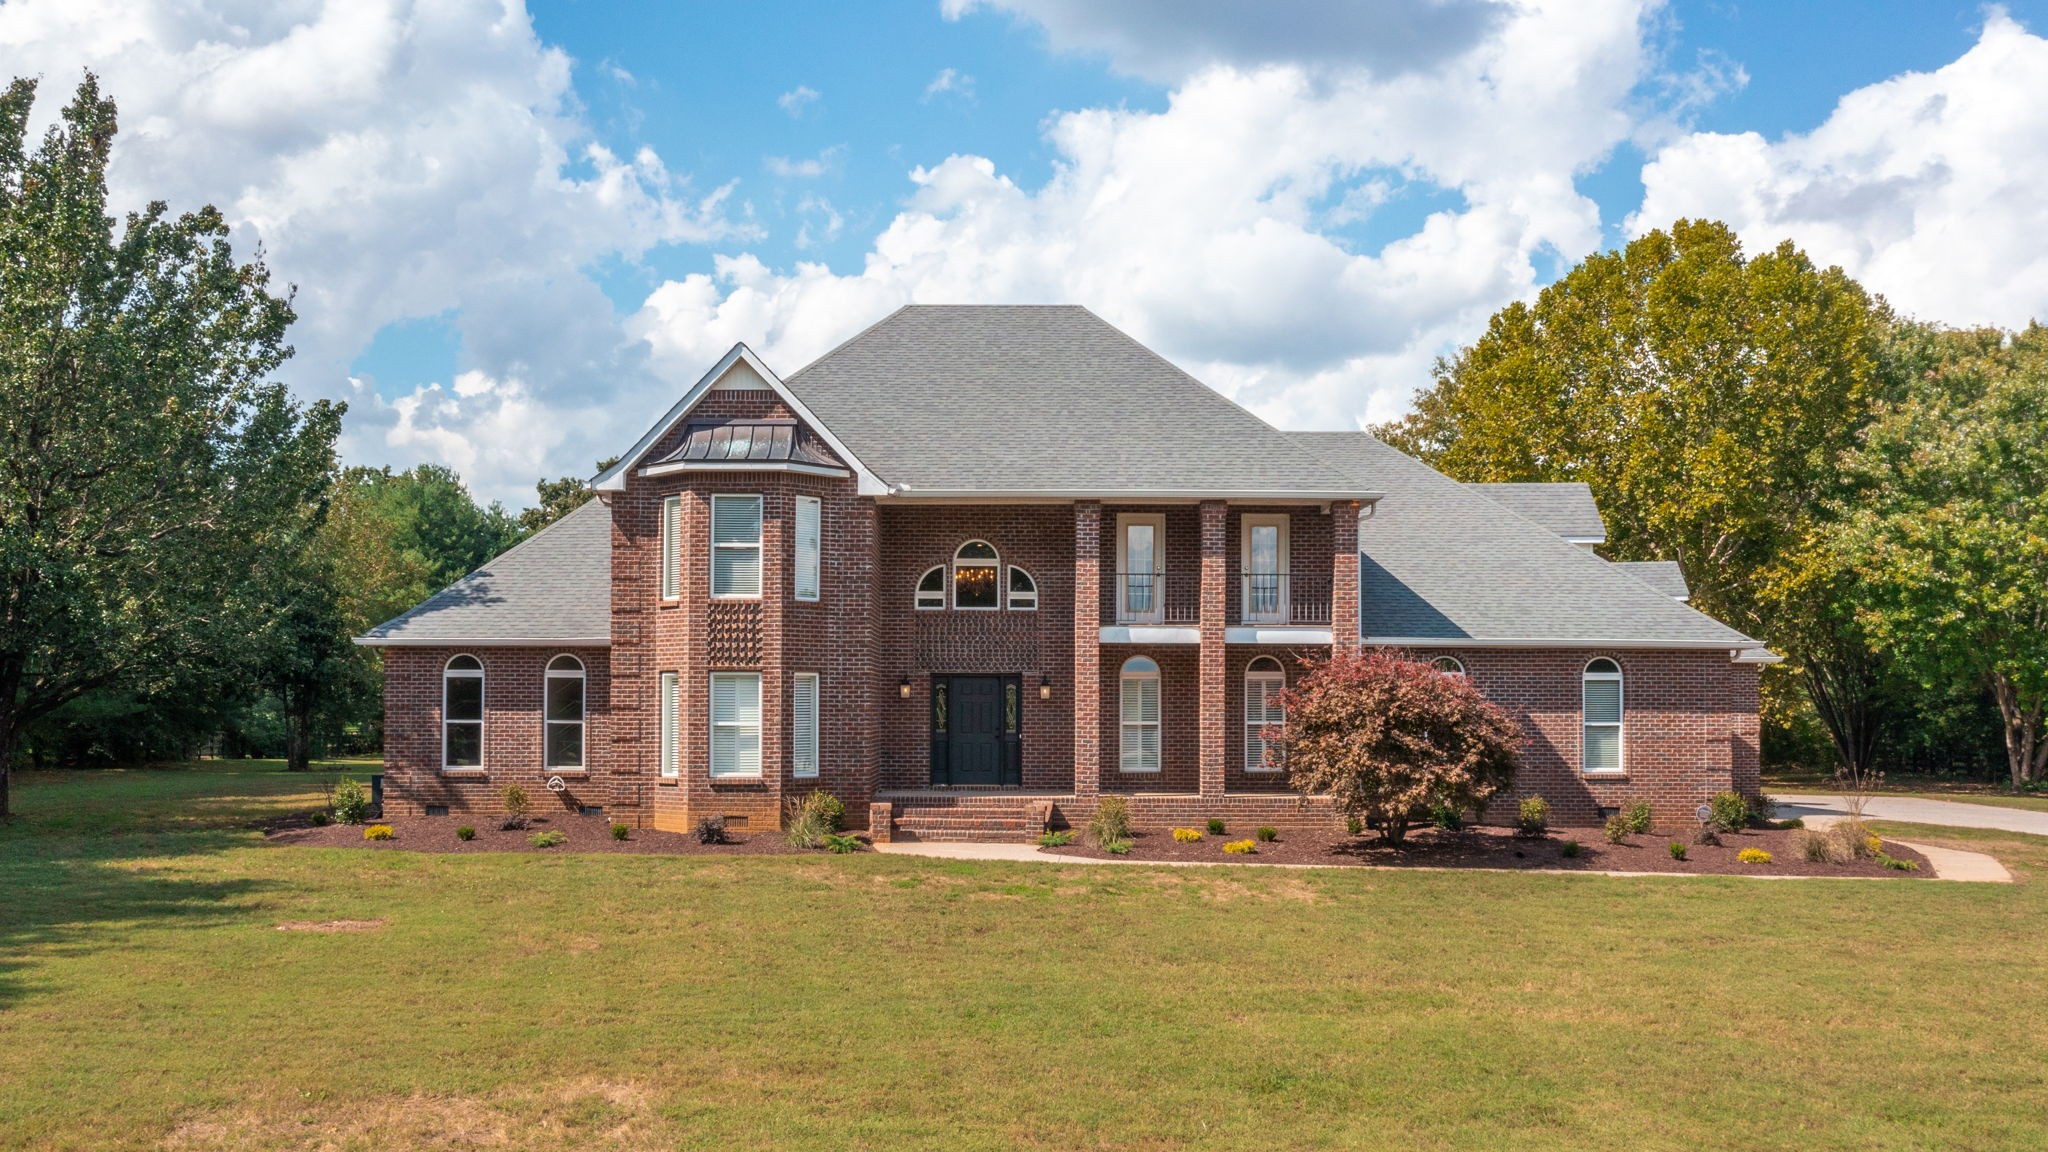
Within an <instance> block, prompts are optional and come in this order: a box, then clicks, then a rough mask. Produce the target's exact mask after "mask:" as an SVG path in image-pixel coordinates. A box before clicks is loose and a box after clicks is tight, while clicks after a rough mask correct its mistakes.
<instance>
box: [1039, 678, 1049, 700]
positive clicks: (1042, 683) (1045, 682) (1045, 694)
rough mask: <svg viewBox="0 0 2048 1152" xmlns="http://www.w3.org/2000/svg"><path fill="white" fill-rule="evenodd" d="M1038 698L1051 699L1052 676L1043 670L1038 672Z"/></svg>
mask: <svg viewBox="0 0 2048 1152" xmlns="http://www.w3.org/2000/svg"><path fill="white" fill-rule="evenodd" d="M1038 698H1039V699H1040V700H1050V699H1052V677H1051V676H1049V675H1047V674H1045V673H1043V672H1040V673H1039V674H1038Z"/></svg>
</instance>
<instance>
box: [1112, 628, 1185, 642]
mask: <svg viewBox="0 0 2048 1152" xmlns="http://www.w3.org/2000/svg"><path fill="white" fill-rule="evenodd" d="M1100 642H1101V643H1104V644H1200V643H1201V642H1202V630H1201V629H1200V628H1162V627H1158V626H1156V625H1145V624H1133V625H1129V626H1118V627H1104V628H1103V630H1102V635H1101V637H1100Z"/></svg>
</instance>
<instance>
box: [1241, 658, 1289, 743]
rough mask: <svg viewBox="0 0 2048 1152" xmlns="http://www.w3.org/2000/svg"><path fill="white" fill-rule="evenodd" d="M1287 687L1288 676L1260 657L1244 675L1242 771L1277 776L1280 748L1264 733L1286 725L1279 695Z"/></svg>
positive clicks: (1275, 665) (1273, 661) (1271, 659)
mask: <svg viewBox="0 0 2048 1152" xmlns="http://www.w3.org/2000/svg"><path fill="white" fill-rule="evenodd" d="M1286 687H1287V674H1286V673H1285V672H1284V671H1282V670H1281V668H1280V662H1279V661H1278V660H1275V659H1273V658H1272V657H1271V656H1261V657H1259V658H1258V659H1256V660H1254V661H1252V662H1251V666H1250V667H1248V668H1246V669H1245V673H1244V770H1245V771H1247V772H1278V771H1279V770H1280V748H1279V746H1278V745H1277V744H1269V743H1267V741H1266V737H1265V730H1266V729H1267V728H1268V727H1278V726H1280V725H1281V724H1284V723H1286V721H1287V716H1286V714H1285V713H1284V712H1282V711H1281V709H1280V699H1279V698H1280V693H1281V691H1282V690H1283V689H1285V688H1286Z"/></svg>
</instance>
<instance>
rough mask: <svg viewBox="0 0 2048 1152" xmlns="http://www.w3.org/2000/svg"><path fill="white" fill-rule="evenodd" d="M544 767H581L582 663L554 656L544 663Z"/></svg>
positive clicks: (570, 657) (566, 657) (568, 657)
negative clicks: (545, 684) (546, 668)
mask: <svg viewBox="0 0 2048 1152" xmlns="http://www.w3.org/2000/svg"><path fill="white" fill-rule="evenodd" d="M547 727H548V731H547V749H546V750H547V766H548V767H550V768H581V767H583V662H582V661H581V660H578V659H576V658H575V657H574V656H557V657H555V658H554V659H553V660H551V661H549V662H548V674H547Z"/></svg>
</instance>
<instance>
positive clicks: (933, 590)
mask: <svg viewBox="0 0 2048 1152" xmlns="http://www.w3.org/2000/svg"><path fill="white" fill-rule="evenodd" d="M945 606H946V566H945V565H944V564H940V565H937V566H936V567H932V568H927V569H925V573H924V575H922V576H920V577H918V578H917V607H918V608H919V609H920V610H922V611H926V612H930V611H933V610H936V609H939V608H944V607H945Z"/></svg>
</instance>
